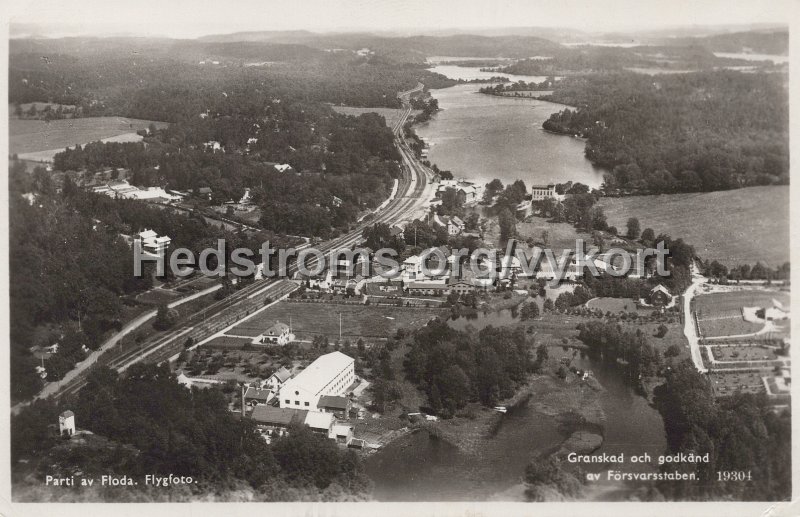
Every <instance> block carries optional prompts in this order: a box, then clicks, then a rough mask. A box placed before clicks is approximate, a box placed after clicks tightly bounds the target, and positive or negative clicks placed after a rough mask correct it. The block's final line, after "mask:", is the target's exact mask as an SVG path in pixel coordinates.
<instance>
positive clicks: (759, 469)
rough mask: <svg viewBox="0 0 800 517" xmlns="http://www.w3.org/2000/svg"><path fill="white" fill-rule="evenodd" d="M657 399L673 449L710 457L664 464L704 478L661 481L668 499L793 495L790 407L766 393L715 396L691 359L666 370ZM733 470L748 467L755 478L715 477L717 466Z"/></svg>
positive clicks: (771, 498) (767, 498)
mask: <svg viewBox="0 0 800 517" xmlns="http://www.w3.org/2000/svg"><path fill="white" fill-rule="evenodd" d="M654 403H655V407H656V408H657V409H658V410H659V412H660V413H661V415H662V416H663V417H664V427H665V430H666V433H667V446H668V450H669V452H670V454H674V453H677V452H694V453H695V454H701V455H702V454H706V453H709V457H710V461H709V462H708V463H698V464H696V465H694V464H688V465H687V464H671V465H664V467H663V468H664V469H676V468H677V469H678V470H681V471H683V470H695V469H697V471H698V474H699V475H700V479H701V480H703V482H700V483H686V482H663V483H661V484H660V485H659V487H658V489H659V490H660V492H661V493H662V494H663V495H664V496H665V497H666V498H667V499H668V500H681V501H684V500H688V501H691V500H700V501H704V500H709V499H717V500H718V499H725V498H731V499H732V500H737V501H738V500H744V501H785V500H789V498H790V497H791V493H792V486H791V481H792V473H791V462H790V461H788V460H789V458H791V456H792V449H791V415H790V414H789V410H788V409H787V410H783V411H775V410H773V408H772V407H771V406H770V405H769V403H768V401H767V400H766V395H763V394H761V395H753V394H735V395H732V396H730V397H723V398H720V399H717V400H715V399H714V395H713V393H712V387H711V381H710V380H709V379H708V378H707V377H705V376H704V375H702V374H700V373H698V372H697V371H696V370H695V369H694V366H693V365H692V364H691V361H689V360H687V361H686V362H684V363H681V364H680V365H678V366H677V367H676V368H674V369H672V370H671V371H669V372H668V373H667V376H666V382H665V383H664V384H662V385H661V386H658V387H657V388H655V390H654ZM734 470H741V471H746V472H747V471H749V472H750V473H751V479H752V481H749V482H747V483H720V482H718V481H717V472H718V471H734Z"/></svg>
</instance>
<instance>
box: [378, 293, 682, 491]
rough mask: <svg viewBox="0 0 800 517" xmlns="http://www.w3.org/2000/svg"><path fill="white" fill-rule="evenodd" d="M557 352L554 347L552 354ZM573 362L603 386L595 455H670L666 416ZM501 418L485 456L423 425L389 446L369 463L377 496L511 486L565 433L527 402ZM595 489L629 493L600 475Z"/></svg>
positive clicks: (584, 361) (480, 322)
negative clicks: (434, 436)
mask: <svg viewBox="0 0 800 517" xmlns="http://www.w3.org/2000/svg"><path fill="white" fill-rule="evenodd" d="M514 320H515V316H514V315H513V314H512V311H511V310H508V309H506V310H502V311H499V312H496V313H486V314H484V313H480V314H479V315H478V317H477V318H472V319H469V320H466V319H464V318H460V319H457V320H451V321H450V322H449V323H450V325H451V326H453V327H454V328H457V329H461V330H463V329H464V328H466V326H467V325H470V326H472V327H473V328H474V329H475V330H480V329H481V328H483V327H485V326H487V325H494V326H503V325H508V324H509V323H511V322H513V321H514ZM554 353H556V352H554V351H552V350H551V356H552V355H553V354H554ZM572 365H573V366H575V367H577V368H580V369H588V370H590V371H592V372H593V374H594V376H595V378H596V379H597V380H598V381H599V382H600V384H601V385H602V387H603V388H604V391H603V392H602V393H601V394H600V405H601V407H602V409H603V412H604V413H605V415H606V425H605V429H604V443H603V445H602V446H601V447H600V449H598V451H597V454H600V453H603V452H606V453H608V454H619V453H621V452H622V453H625V455H626V456H628V457H629V456H630V455H632V454H643V453H645V452H647V453H649V454H650V456H651V457H653V458H657V457H658V455H659V454H663V453H664V451H665V450H666V438H665V435H664V424H663V420H662V418H661V415H660V414H659V413H658V411H656V410H655V409H653V408H652V407H651V406H650V405H649V404H648V402H647V401H646V400H645V399H644V398H643V397H641V396H639V395H638V394H636V393H635V392H634V390H633V389H632V388H631V387H630V386H628V385H627V384H625V382H624V381H623V379H622V376H621V375H620V374H619V372H617V371H615V370H614V369H613V368H610V367H608V366H606V365H603V364H600V363H598V362H596V361H594V360H592V359H590V358H588V357H585V356H581V355H580V354H579V355H578V356H576V357H575V358H574V359H573V361H572ZM501 418H502V419H503V420H502V424H501V426H500V428H499V430H498V431H497V433H496V434H495V435H494V437H492V438H489V439H487V440H485V442H484V446H483V450H482V453H481V461H480V462H477V461H476V460H475V458H474V457H471V456H470V455H468V454H466V453H464V452H462V451H461V450H459V449H458V448H457V447H456V446H454V445H452V444H450V443H448V442H446V441H443V440H437V439H431V438H429V436H428V434H427V433H426V432H424V431H420V432H417V433H415V434H411V435H406V436H404V437H403V438H400V439H399V440H397V441H395V442H393V443H391V444H389V445H388V446H387V447H386V448H384V449H382V450H380V451H378V452H377V453H375V454H373V455H372V456H370V457H369V458H368V459H367V461H366V471H367V474H368V475H369V477H370V478H371V479H372V480H373V482H374V490H373V497H375V499H377V500H379V501H471V500H487V499H489V498H491V497H493V496H496V495H498V494H501V493H503V492H507V491H509V490H512V491H513V489H514V487H518V486H519V484H520V480H521V479H522V477H523V476H524V473H525V467H526V466H527V464H528V463H529V462H530V460H531V459H532V458H534V457H536V456H537V455H539V454H541V453H543V452H550V451H553V450H554V449H557V448H558V446H559V445H560V444H561V442H562V441H563V440H564V439H565V438H566V436H565V435H564V434H563V433H562V432H560V431H559V427H558V423H557V422H556V420H555V418H553V417H551V416H549V415H546V414H543V413H541V412H539V411H537V410H535V409H534V408H533V407H530V405H529V404H525V405H523V406H522V407H520V408H518V409H517V410H515V411H514V412H510V413H509V414H507V415H503V416H502V417H501ZM610 467H611V466H609V465H592V466H590V467H589V468H586V469H585V470H587V471H589V472H600V471H604V470H606V469H608V468H610ZM624 469H625V470H626V471H628V472H633V471H639V470H654V469H655V467H654V466H652V465H639V466H632V465H631V464H630V463H626V465H625V466H624ZM589 488H590V489H591V490H590V492H589V495H588V497H590V498H591V497H599V498H600V499H602V500H613V499H615V498H616V495H615V493H616V492H624V491H625V487H623V486H622V484H620V483H616V484H615V483H614V482H613V481H602V480H601V481H599V482H597V483H595V484H593V485H592V486H591V487H589ZM500 497H503V496H502V495H500Z"/></svg>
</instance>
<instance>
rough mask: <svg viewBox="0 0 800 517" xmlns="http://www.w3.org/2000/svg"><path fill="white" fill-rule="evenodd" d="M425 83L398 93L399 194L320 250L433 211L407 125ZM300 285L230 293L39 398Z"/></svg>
mask: <svg viewBox="0 0 800 517" xmlns="http://www.w3.org/2000/svg"><path fill="white" fill-rule="evenodd" d="M422 88H423V85H422V83H419V84H417V86H416V87H414V88H412V89H410V90H407V91H405V92H401V93H399V94H398V97H399V98H400V99H401V100H402V101H403V104H404V112H403V115H402V117H401V118H400V119H399V120H398V121H397V123H395V125H394V126H393V127H392V132H393V133H394V135H395V143H396V145H397V148H398V150H399V151H400V155H401V157H402V165H401V169H402V171H403V175H402V177H401V178H400V180H399V184H398V190H397V196H396V197H395V199H393V200H392V201H391V202H389V203H388V204H387V205H386V207H385V208H384V209H383V210H381V211H380V212H379V213H377V214H375V216H374V217H372V218H370V219H369V220H367V221H364V222H362V223H360V224H357V225H355V226H353V227H352V229H351V230H350V231H349V232H348V233H346V234H344V235H341V236H339V237H337V238H335V239H332V240H329V241H326V242H324V243H321V244H320V245H318V246H317V248H318V249H319V250H320V251H323V252H327V251H330V250H332V249H341V248H349V247H352V246H354V245H356V244H358V243H359V242H360V241H361V240H362V236H361V235H362V232H363V230H364V228H366V227H368V226H372V225H374V224H376V223H386V224H397V223H400V222H403V221H408V220H411V219H414V218H415V216H416V214H420V213H423V212H424V211H425V210H427V207H428V204H429V201H430V199H431V198H432V193H433V188H432V186H431V185H430V184H429V178H430V177H431V174H432V173H431V171H430V169H428V168H427V167H425V166H424V165H423V164H421V163H420V162H419V161H418V160H417V159H416V157H415V155H414V153H413V151H412V150H411V148H410V147H409V145H408V143H407V142H406V140H405V138H404V136H403V126H404V125H405V123H406V121H407V120H408V117H409V116H410V114H411V107H410V106H408V99H409V97H410V95H411V94H412V93H414V92H417V91H421V90H422ZM315 263H316V259H315V258H313V257H310V258H309V259H308V260H307V264H308V265H309V267H311V266H314V265H315ZM296 271H297V267H296V265H294V264H292V265H290V266H289V267H288V271H287V276H288V277H291V275H293V274H294V273H295V272H296ZM294 289H297V285H296V284H295V283H293V282H290V281H287V280H281V279H262V280H256V281H255V282H253V283H252V284H250V285H248V286H246V287H244V288H242V289H239V290H238V291H236V292H235V293H233V294H231V295H229V296H228V297H226V298H224V299H222V300H219V301H216V302H214V303H212V304H210V305H208V306H207V307H205V308H203V309H201V310H199V311H197V312H196V313H194V314H192V315H190V316H189V317H187V318H186V319H184V320H182V321H180V322H178V324H177V325H176V327H175V328H174V329H171V330H170V331H167V332H166V333H162V334H159V335H156V336H153V337H151V338H150V339H147V340H145V341H143V342H142V343H140V344H139V346H138V347H131V348H129V349H128V350H122V349H120V347H114V346H113V345H111V346H109V347H108V348H107V349H106V350H105V351H104V352H103V353H100V354H98V356H96V357H95V359H94V361H93V362H88V361H84V362H83V363H86V366H84V367H83V368H81V369H80V370H79V371H77V372H76V373H75V374H73V375H70V377H69V379H64V380H62V381H61V382H58V383H53V385H54V386H55V387H54V388H50V389H48V391H47V393H46V394H44V393H43V394H41V395H40V396H37V398H41V397H42V396H54V397H62V396H64V395H69V394H74V393H76V392H77V391H78V390H80V388H82V387H83V386H84V385H85V384H86V376H87V375H88V374H89V372H91V370H92V368H93V367H95V366H101V365H105V366H109V367H112V368H116V369H118V370H123V369H125V368H128V367H129V366H131V365H132V364H135V363H136V362H139V361H143V360H145V359H146V360H147V361H148V362H159V361H163V360H166V359H168V358H169V357H170V356H173V355H174V354H176V353H178V352H180V351H181V350H183V349H184V345H185V343H186V342H187V340H188V339H190V338H191V339H192V341H193V342H194V343H197V342H198V341H200V340H203V339H206V338H208V337H209V336H211V335H213V334H215V333H216V332H219V331H220V330H221V329H223V328H225V327H228V326H230V325H232V324H233V323H236V322H237V321H238V320H240V319H241V318H242V317H245V316H247V315H249V314H251V313H252V312H254V311H255V310H257V309H259V308H261V307H263V306H264V305H265V304H266V303H269V302H270V301H272V300H276V299H278V298H280V297H282V296H285V295H287V294H289V293H290V292H291V291H293V290H294ZM144 316H148V318H146V319H149V317H152V316H150V315H149V314H147V315H143V316H142V317H144ZM146 319H145V321H146ZM134 323H138V325H141V324H143V323H144V321H140V322H131V324H134ZM131 324H129V325H131ZM126 328H127V327H126ZM128 332H130V330H129V331H128ZM121 337H122V336H118V337H117V338H116V340H115V341H114V343H117V342H118V341H119V340H120V338H121ZM83 363H82V364H83Z"/></svg>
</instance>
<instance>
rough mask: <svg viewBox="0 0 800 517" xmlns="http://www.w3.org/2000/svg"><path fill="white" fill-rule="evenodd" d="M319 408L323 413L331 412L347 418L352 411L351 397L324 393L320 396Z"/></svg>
mask: <svg viewBox="0 0 800 517" xmlns="http://www.w3.org/2000/svg"><path fill="white" fill-rule="evenodd" d="M317 409H319V411H321V412H322V413H331V414H333V415H335V416H336V418H342V419H344V418H347V414H348V413H349V412H350V399H348V398H347V397H342V396H340V395H323V396H321V397H320V398H319V402H318V403H317Z"/></svg>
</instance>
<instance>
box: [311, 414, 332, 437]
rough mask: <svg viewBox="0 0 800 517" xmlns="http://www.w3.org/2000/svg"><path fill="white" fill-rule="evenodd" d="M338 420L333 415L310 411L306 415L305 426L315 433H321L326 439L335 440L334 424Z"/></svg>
mask: <svg viewBox="0 0 800 517" xmlns="http://www.w3.org/2000/svg"><path fill="white" fill-rule="evenodd" d="M335 420H336V419H335V418H334V416H333V415H332V414H331V413H320V412H318V411H309V412H308V413H306V420H305V422H304V423H305V424H306V425H307V426H308V427H310V428H311V430H312V431H314V432H315V433H319V434H321V435H323V436H325V437H326V438H333V436H332V434H333V433H332V431H333V422H334V421H335Z"/></svg>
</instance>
